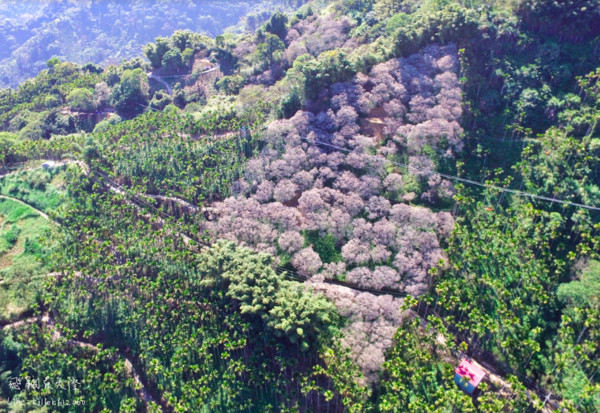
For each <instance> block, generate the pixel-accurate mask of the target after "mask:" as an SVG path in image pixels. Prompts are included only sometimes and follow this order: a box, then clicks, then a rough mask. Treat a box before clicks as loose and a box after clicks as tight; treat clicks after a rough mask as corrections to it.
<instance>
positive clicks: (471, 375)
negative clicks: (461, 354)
mask: <svg viewBox="0 0 600 413" xmlns="http://www.w3.org/2000/svg"><path fill="white" fill-rule="evenodd" d="M454 372H455V373H456V374H458V375H459V376H461V377H464V378H465V379H467V380H468V381H469V383H470V384H471V385H472V386H473V387H477V386H478V385H479V383H481V380H483V378H484V376H485V371H484V370H483V369H482V368H481V367H479V366H477V365H475V364H474V363H471V362H470V361H469V360H467V359H464V360H463V361H461V363H460V364H459V366H458V367H457V368H456V370H455V371H454Z"/></svg>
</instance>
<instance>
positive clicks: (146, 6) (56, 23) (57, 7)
mask: <svg viewBox="0 0 600 413" xmlns="http://www.w3.org/2000/svg"><path fill="white" fill-rule="evenodd" d="M288 3H292V2H289V1H282V0H276V1H264V0H232V1H223V0H203V1H199V0H189V1H170V0H161V1H156V2H154V1H152V2H149V1H146V0H136V1H126V2H125V1H116V0H87V1H81V2H79V1H78V2H74V1H67V0H49V1H39V0H35V1H26V2H19V1H14V0H8V1H3V2H2V3H0V44H2V45H4V47H2V48H1V49H0V87H14V86H17V85H18V84H20V83H22V82H23V81H24V80H27V79H29V78H31V77H32V76H35V75H36V74H38V73H39V72H40V71H41V70H42V69H45V68H46V61H47V60H48V59H50V58H51V57H54V56H56V57H58V58H59V59H61V60H68V61H72V62H75V63H79V64H83V63H90V62H91V63H96V64H108V63H115V64H116V63H119V62H121V60H123V59H130V58H133V57H135V56H139V55H140V53H141V47H142V45H144V44H146V43H148V42H150V41H152V40H154V38H155V37H157V36H166V35H171V34H172V33H173V32H174V31H175V30H182V29H189V30H192V31H194V32H199V33H205V34H208V35H210V36H212V37H214V36H216V35H218V34H220V33H222V32H223V31H224V30H225V29H226V28H228V27H231V26H236V28H237V29H238V30H245V29H248V30H254V28H255V27H254V26H255V25H256V24H260V23H262V22H263V21H264V20H266V19H267V18H268V17H269V15H270V14H271V12H273V11H274V10H276V9H277V8H280V7H285V6H286V5H287V4H288ZM294 4H295V3H294ZM252 13H254V14H253V17H252V18H251V19H249V20H248V22H247V21H246V19H245V17H246V16H247V15H248V14H252ZM248 23H249V24H248Z"/></svg>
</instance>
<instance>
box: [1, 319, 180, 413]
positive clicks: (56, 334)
mask: <svg viewBox="0 0 600 413" xmlns="http://www.w3.org/2000/svg"><path fill="white" fill-rule="evenodd" d="M35 322H41V323H43V324H45V325H46V326H48V328H50V329H51V330H52V335H51V337H52V340H54V341H57V340H59V339H60V338H61V337H62V335H61V333H60V331H59V330H58V329H57V328H56V326H55V323H54V320H53V319H52V317H50V315H49V314H48V313H44V315H43V316H42V317H29V318H26V319H24V320H20V321H15V322H14V323H11V324H7V325H5V326H4V327H2V330H13V329H17V328H20V327H22V326H24V325H26V324H32V323H35ZM66 342H67V344H69V345H71V346H77V347H83V348H88V349H90V350H93V351H99V350H100V349H99V348H98V347H97V346H96V345H94V344H92V343H89V342H86V341H81V340H70V339H67V340H66ZM118 353H119V356H120V357H122V358H123V359H125V368H126V369H127V371H128V373H129V374H130V375H131V376H132V377H133V380H134V383H135V386H134V388H135V391H136V393H137V394H138V396H139V397H140V398H141V399H142V400H143V401H144V402H145V403H146V404H150V403H154V404H155V405H156V406H159V407H161V406H162V407H163V409H164V410H167V411H172V408H171V407H170V406H169V404H168V401H167V400H166V399H165V398H164V397H161V402H160V403H157V402H156V401H155V400H154V397H152V395H151V394H150V392H149V391H148V389H147V387H146V385H145V384H144V382H143V380H142V376H141V375H140V373H139V372H138V370H137V368H136V367H135V364H134V363H133V362H132V361H131V360H130V359H129V357H127V356H126V355H125V354H123V352H121V351H118ZM163 409H161V410H163ZM164 410H163V411H164Z"/></svg>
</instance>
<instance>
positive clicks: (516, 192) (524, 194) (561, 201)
mask: <svg viewBox="0 0 600 413" xmlns="http://www.w3.org/2000/svg"><path fill="white" fill-rule="evenodd" d="M302 140H303V141H305V142H307V143H311V141H310V140H308V139H306V138H302ZM313 142H315V143H317V144H319V145H323V146H328V147H330V148H333V149H338V150H341V151H344V152H352V150H351V149H348V148H343V147H341V146H337V145H332V144H330V143H327V142H323V141H319V140H314V141H313ZM386 161H387V162H389V163H391V164H393V165H397V166H400V167H402V168H407V169H408V168H409V166H408V165H406V164H403V163H400V162H393V161H390V160H389V159H386ZM413 169H416V170H418V171H421V172H425V173H426V174H427V175H439V176H441V177H444V178H446V179H451V180H454V181H459V182H464V183H466V184H470V185H476V186H480V187H483V188H493V189H497V190H499V191H502V192H508V193H511V194H514V195H518V196H522V197H528V198H532V199H537V200H539V201H547V202H556V203H558V204H565V205H570V206H574V207H578V208H585V209H589V210H593V211H600V207H596V206H593V205H585V204H580V203H577V202H571V201H565V200H564V199H558V198H553V197H549V196H543V195H536V194H532V193H529V192H524V191H519V190H516V189H509V188H503V187H501V186H497V185H490V184H485V183H483V182H478V181H473V180H472V179H467V178H461V177H459V176H454V175H448V174H444V173H440V172H432V171H425V170H423V169H419V168H414V167H413Z"/></svg>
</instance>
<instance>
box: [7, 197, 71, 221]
mask: <svg viewBox="0 0 600 413" xmlns="http://www.w3.org/2000/svg"><path fill="white" fill-rule="evenodd" d="M0 198H2V199H10V200H11V201H15V202H18V203H20V204H23V205H26V206H28V207H29V208H31V209H33V210H34V211H35V212H37V213H38V214H40V215H41V216H42V218H44V219H45V220H47V221H50V222H53V223H55V224H56V225H58V226H59V227H60V224H59V223H58V222H56V221H54V220H52V218H50V217H49V216H48V214H46V213H45V212H43V211H40V210H39V209H37V208H36V207H34V206H33V205H30V204H28V203H27V202H25V201H21V200H20V199H17V198H13V197H12V196H8V195H0Z"/></svg>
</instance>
